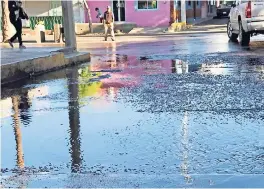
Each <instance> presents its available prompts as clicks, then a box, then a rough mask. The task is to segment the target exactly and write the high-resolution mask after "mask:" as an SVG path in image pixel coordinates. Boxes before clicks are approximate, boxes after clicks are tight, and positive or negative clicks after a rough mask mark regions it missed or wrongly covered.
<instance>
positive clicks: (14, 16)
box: [8, 1, 28, 49]
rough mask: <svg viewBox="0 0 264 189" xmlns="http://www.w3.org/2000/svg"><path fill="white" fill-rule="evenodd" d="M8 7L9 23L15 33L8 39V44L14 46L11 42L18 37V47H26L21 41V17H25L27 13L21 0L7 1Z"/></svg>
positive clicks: (26, 17)
mask: <svg viewBox="0 0 264 189" xmlns="http://www.w3.org/2000/svg"><path fill="white" fill-rule="evenodd" d="M8 9H9V19H10V22H11V24H13V26H14V27H15V29H16V34H15V35H14V36H13V37H11V38H10V39H9V40H8V43H9V45H10V46H11V47H12V48H14V45H13V42H14V41H15V39H16V38H18V42H19V48H20V49H25V48H26V47H25V46H24V45H23V42H22V21H21V19H27V20H28V15H27V14H26V13H25V11H24V9H23V8H22V2H21V1H8Z"/></svg>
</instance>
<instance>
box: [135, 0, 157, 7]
mask: <svg viewBox="0 0 264 189" xmlns="http://www.w3.org/2000/svg"><path fill="white" fill-rule="evenodd" d="M157 4H158V1H157V0H138V9H157Z"/></svg>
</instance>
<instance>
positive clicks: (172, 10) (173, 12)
mask: <svg viewBox="0 0 264 189" xmlns="http://www.w3.org/2000/svg"><path fill="white" fill-rule="evenodd" d="M174 3H175V2H174V0H171V1H170V24H173V23H175V21H176V10H175V5H174Z"/></svg>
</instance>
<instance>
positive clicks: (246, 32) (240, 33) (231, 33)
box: [227, 0, 264, 46]
mask: <svg viewBox="0 0 264 189" xmlns="http://www.w3.org/2000/svg"><path fill="white" fill-rule="evenodd" d="M257 34H264V0H251V1H250V0H236V3H235V4H233V5H232V8H231V10H230V14H229V21H228V24H227V35H228V37H229V38H230V39H231V40H232V41H237V38H239V42H240V44H241V45H242V46H248V45H249V43H250V37H252V36H254V35H257Z"/></svg>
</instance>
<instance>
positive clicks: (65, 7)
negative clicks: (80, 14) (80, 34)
mask: <svg viewBox="0 0 264 189" xmlns="http://www.w3.org/2000/svg"><path fill="white" fill-rule="evenodd" d="M61 6H62V16H63V28H64V34H65V46H66V47H67V48H70V49H72V50H73V51H76V35H75V23H74V14H73V6H72V1H67V0H62V1H61Z"/></svg>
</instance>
